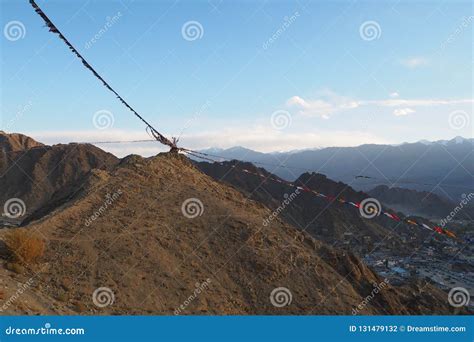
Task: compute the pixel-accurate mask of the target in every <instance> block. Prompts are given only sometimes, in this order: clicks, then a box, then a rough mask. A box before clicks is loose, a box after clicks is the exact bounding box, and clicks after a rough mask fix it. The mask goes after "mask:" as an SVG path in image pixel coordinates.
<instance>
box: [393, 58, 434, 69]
mask: <svg viewBox="0 0 474 342" xmlns="http://www.w3.org/2000/svg"><path fill="white" fill-rule="evenodd" d="M400 64H401V65H403V66H405V67H407V68H418V67H421V66H426V65H428V64H429V63H428V60H427V59H426V58H424V57H411V58H407V59H402V60H401V61H400Z"/></svg>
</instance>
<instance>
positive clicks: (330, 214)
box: [197, 161, 423, 255]
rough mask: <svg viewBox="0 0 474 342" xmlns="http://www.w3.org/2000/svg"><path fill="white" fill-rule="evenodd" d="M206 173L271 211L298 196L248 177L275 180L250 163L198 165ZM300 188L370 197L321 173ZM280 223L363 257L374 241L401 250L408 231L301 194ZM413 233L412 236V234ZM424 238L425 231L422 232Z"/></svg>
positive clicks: (299, 181)
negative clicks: (291, 196) (248, 172)
mask: <svg viewBox="0 0 474 342" xmlns="http://www.w3.org/2000/svg"><path fill="white" fill-rule="evenodd" d="M197 166H198V168H199V169H200V170H202V171H203V172H204V173H206V174H208V175H209V176H211V177H213V178H214V179H216V180H219V181H224V182H226V183H229V184H231V185H232V186H234V187H236V188H237V189H239V190H240V191H243V192H244V193H246V194H248V196H250V198H252V199H254V200H256V201H259V202H261V203H263V204H264V205H266V206H268V207H269V208H271V209H273V210H277V208H278V207H281V206H282V203H283V201H284V200H285V196H288V195H290V194H291V193H293V192H294V190H295V189H294V188H292V187H289V186H288V185H286V184H283V183H277V182H274V181H271V180H268V181H265V182H263V179H262V178H261V177H258V176H255V175H251V174H250V175H249V174H247V173H244V172H242V169H247V170H251V171H252V172H257V173H260V174H262V175H264V176H265V177H271V178H275V177H276V176H275V175H272V174H271V173H269V172H267V171H265V170H264V169H261V168H257V167H255V166H254V165H252V164H250V163H240V162H237V161H230V162H222V163H212V164H211V163H207V162H201V163H197ZM295 183H296V184H299V185H302V186H307V187H309V188H311V189H316V190H317V191H319V192H322V193H324V194H327V195H331V196H338V197H340V198H345V199H347V200H350V201H354V202H361V201H362V200H363V199H365V198H368V197H370V196H369V195H367V194H365V193H363V192H360V191H356V190H354V189H352V188H351V187H350V186H348V185H347V184H344V183H341V182H335V181H333V180H331V179H328V178H327V177H326V176H324V175H321V174H317V173H304V174H302V175H301V176H300V177H298V179H297V180H296V181H295ZM280 215H281V218H282V219H284V220H285V221H286V222H287V223H289V224H291V225H294V226H295V227H297V228H299V229H301V230H305V231H307V232H308V233H309V234H311V235H312V236H313V237H315V238H316V239H320V240H322V241H325V242H327V243H329V244H331V245H334V246H338V247H346V248H347V249H349V250H351V251H354V252H357V253H358V254H359V255H363V254H365V253H368V252H371V251H372V250H373V242H377V241H381V240H384V244H385V245H389V246H391V248H393V249H397V250H399V249H401V248H403V243H402V241H401V239H399V236H400V234H403V232H405V231H407V229H406V227H403V226H402V225H399V226H397V228H396V231H395V230H393V229H392V227H393V226H394V225H393V222H392V221H390V220H389V219H387V218H385V217H378V218H374V219H372V220H368V219H363V218H362V217H361V215H360V213H359V211H358V210H357V209H354V208H353V207H352V206H350V207H348V206H346V205H341V204H340V203H337V202H335V203H329V202H328V201H327V200H325V199H322V198H318V197H316V196H314V195H313V194H307V193H300V194H299V195H298V196H295V198H294V199H293V200H292V201H291V202H290V203H289V204H288V205H285V208H284V210H282V211H281V213H280ZM413 233H414V232H413V229H412V230H411V231H410V234H411V235H413ZM421 233H423V232H421Z"/></svg>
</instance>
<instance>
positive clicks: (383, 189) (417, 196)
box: [368, 185, 474, 220]
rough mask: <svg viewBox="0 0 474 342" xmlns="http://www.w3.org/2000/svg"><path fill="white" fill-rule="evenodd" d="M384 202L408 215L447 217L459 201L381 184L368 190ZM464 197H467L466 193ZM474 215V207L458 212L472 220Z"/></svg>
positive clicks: (459, 217) (460, 218)
mask: <svg viewBox="0 0 474 342" xmlns="http://www.w3.org/2000/svg"><path fill="white" fill-rule="evenodd" d="M368 193H369V194H370V195H371V196H374V197H376V198H378V199H379V200H380V201H381V202H382V203H384V204H385V205H387V206H390V207H391V208H395V209H397V210H399V211H401V212H403V213H404V214H406V215H420V216H424V217H429V218H438V219H439V218H445V217H446V216H448V215H449V214H450V212H451V211H453V210H454V208H455V207H456V206H458V205H459V203H454V202H452V201H450V200H448V199H445V198H442V197H440V196H439V195H437V194H434V193H431V192H427V191H416V190H410V189H403V188H397V187H392V188H390V187H388V186H386V185H379V186H377V187H375V188H373V189H372V190H370V191H369V192H368ZM464 197H466V196H465V195H464ZM473 217H474V208H473V207H472V206H471V207H466V206H465V207H464V208H462V210H461V211H460V212H457V213H456V219H459V220H470V219H472V218H473Z"/></svg>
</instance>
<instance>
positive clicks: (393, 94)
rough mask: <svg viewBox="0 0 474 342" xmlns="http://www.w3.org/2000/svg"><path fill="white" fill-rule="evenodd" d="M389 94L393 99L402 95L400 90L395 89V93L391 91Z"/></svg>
mask: <svg viewBox="0 0 474 342" xmlns="http://www.w3.org/2000/svg"><path fill="white" fill-rule="evenodd" d="M389 96H390V97H391V98H392V99H395V98H397V97H400V94H399V93H398V92H396V91H394V92H393V93H390V95H389Z"/></svg>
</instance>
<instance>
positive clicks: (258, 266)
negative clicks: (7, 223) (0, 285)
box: [0, 154, 451, 314]
mask: <svg viewBox="0 0 474 342" xmlns="http://www.w3.org/2000/svg"><path fill="white" fill-rule="evenodd" d="M189 199H193V201H194V203H198V202H201V203H202V208H203V210H200V209H199V208H198V211H197V212H196V211H192V210H189V211H184V213H187V216H186V215H184V214H183V209H182V205H183V203H186V201H187V200H189ZM196 199H197V200H199V201H197V200H196ZM196 213H197V214H196ZM270 213H271V212H270V210H268V209H267V208H266V207H264V206H262V205H261V204H258V203H256V202H254V201H252V200H248V199H247V198H246V197H245V196H244V195H243V194H242V193H240V192H238V191H236V190H234V189H232V188H230V187H228V186H226V185H223V184H220V183H217V182H215V181H214V180H212V178H210V177H208V176H206V175H205V174H203V173H201V172H200V171H198V170H197V169H196V168H195V167H194V166H193V165H192V164H191V163H190V162H189V161H188V160H187V159H185V158H183V157H180V156H175V155H170V154H161V155H159V156H157V157H154V158H149V159H143V158H140V157H137V156H129V157H127V158H125V159H124V160H123V161H122V162H121V163H120V165H118V166H117V167H116V168H115V169H114V170H113V171H106V170H93V171H92V173H91V175H90V176H89V178H88V180H87V182H86V184H85V185H84V187H83V189H82V190H81V191H80V192H79V193H78V194H77V195H76V197H75V198H74V199H72V200H71V201H69V202H68V203H67V205H65V206H63V207H61V208H59V209H57V210H56V211H55V212H53V213H52V214H51V215H49V216H48V217H46V218H44V219H42V220H40V221H37V222H35V223H33V224H31V225H29V226H27V227H26V229H28V230H29V231H36V232H38V233H40V234H42V235H43V236H44V237H45V239H46V240H47V241H48V247H47V252H46V255H45V256H44V257H43V259H42V260H41V264H40V265H38V266H37V267H36V268H35V269H36V270H39V269H41V270H42V271H41V272H40V273H39V274H38V275H37V276H36V277H35V278H34V281H33V283H34V284H33V285H32V286H31V287H30V288H28V291H27V293H26V296H25V297H22V296H20V298H18V300H17V301H16V302H15V305H11V306H10V307H8V309H7V310H6V312H7V313H18V312H25V310H26V311H27V312H31V313H46V312H60V313H77V312H80V313H86V314H97V313H103V314H173V312H176V310H177V309H178V308H182V309H180V310H181V311H180V313H182V314H310V313H311V314H350V313H351V311H352V309H353V308H354V307H356V306H358V305H359V304H360V303H361V302H362V301H363V299H364V298H365V297H366V296H367V295H369V294H370V293H371V291H373V289H374V287H373V284H380V283H381V281H382V279H380V278H378V276H377V275H376V274H374V273H373V272H372V271H371V270H370V269H369V268H367V267H366V266H365V265H364V264H363V263H361V261H360V260H359V259H358V258H356V257H355V256H353V255H351V254H348V253H343V252H341V251H338V250H335V249H333V248H331V247H328V246H326V245H325V244H323V243H321V242H318V241H317V240H314V239H313V238H312V237H310V236H309V235H307V234H305V233H301V232H299V231H297V230H296V229H294V228H293V227H291V226H289V225H287V224H285V223H283V222H282V221H281V220H279V219H275V220H273V221H272V222H271V223H270V224H268V225H263V224H262V222H263V219H264V218H265V217H268V215H270ZM194 214H195V215H194ZM199 214H201V215H199ZM190 216H196V217H194V218H190ZM4 233H5V232H4V231H0V237H1V235H2V234H4ZM2 272H6V274H4V275H3V277H2V278H3V279H11V278H10V277H11V274H10V273H8V272H7V271H4V270H2ZM28 276H30V275H29V274H25V278H26V277H28ZM206 279H209V286H207V288H205V289H203V290H202V292H201V293H200V294H198V295H195V290H196V286H199V285H200V284H202V283H203V282H204V281H205V280H206ZM196 284H197V285H196ZM420 286H421V285H419V284H418V285H413V286H411V287H404V288H398V287H392V286H390V285H388V286H387V287H385V288H384V289H383V290H381V291H380V293H378V294H377V295H376V296H375V297H374V298H373V299H372V300H370V301H369V303H368V304H367V306H366V307H365V308H364V309H362V310H361V311H360V312H361V313H367V314H409V313H410V314H433V313H438V314H448V313H450V312H451V310H450V307H449V305H448V303H447V301H446V297H445V294H444V293H442V292H440V291H439V290H436V289H434V288H433V287H431V286H430V285H428V284H424V285H423V286H422V287H420ZM100 287H108V288H110V289H111V290H112V291H113V293H114V302H113V304H111V305H108V306H106V307H103V308H99V307H97V306H96V305H94V303H93V300H92V296H93V292H94V290H95V289H97V288H100ZM278 287H285V288H287V289H288V290H289V291H290V292H291V294H292V301H291V303H290V304H289V305H287V306H284V307H276V306H274V305H272V303H271V301H270V298H269V297H270V294H271V292H272V290H274V289H275V288H278ZM10 292H11V291H10ZM10 292H8V293H7V294H6V295H7V296H8V295H11V293H10ZM193 294H194V295H195V296H194V297H193ZM23 298H36V300H35V301H34V305H31V306H29V304H28V303H24V302H22V300H23ZM190 298H192V300H191V299H190ZM43 303H48V306H46V307H45V305H44V304H43ZM19 304H21V305H20V307H21V308H23V310H22V309H19V308H18V305H19ZM32 306H33V307H32ZM25 307H26V308H27V309H24V308H25Z"/></svg>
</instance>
